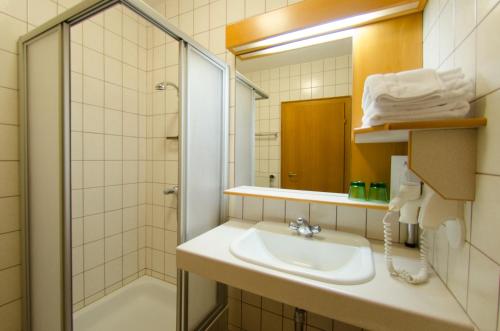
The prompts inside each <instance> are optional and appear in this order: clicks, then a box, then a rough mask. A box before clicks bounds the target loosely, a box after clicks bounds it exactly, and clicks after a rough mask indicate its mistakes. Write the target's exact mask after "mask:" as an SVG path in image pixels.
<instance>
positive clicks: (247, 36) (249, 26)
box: [226, 0, 427, 55]
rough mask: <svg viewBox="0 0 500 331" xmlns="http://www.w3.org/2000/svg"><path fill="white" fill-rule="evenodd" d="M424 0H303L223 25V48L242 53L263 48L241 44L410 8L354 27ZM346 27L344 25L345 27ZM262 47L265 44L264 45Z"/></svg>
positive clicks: (414, 6)
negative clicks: (395, 8) (387, 10)
mask: <svg viewBox="0 0 500 331" xmlns="http://www.w3.org/2000/svg"><path fill="white" fill-rule="evenodd" d="M426 2H427V0H304V1H302V2H299V3H297V4H295V5H292V6H288V7H284V8H281V9H277V10H274V11H271V12H268V13H265V14H262V15H258V16H254V17H250V18H247V19H245V20H242V21H239V22H236V23H234V24H230V25H228V26H227V27H226V48H227V49H229V50H230V51H231V52H233V53H234V54H237V55H238V54H242V53H246V52H248V51H251V50H255V49H259V48H263V47H262V46H261V47H251V48H249V49H245V50H241V49H240V46H243V45H248V44H250V43H253V42H256V41H261V40H263V39H266V38H269V37H273V36H277V35H282V34H284V33H288V32H292V31H297V30H301V29H304V28H309V27H313V26H317V25H320V24H324V23H328V22H332V21H337V20H341V19H344V18H349V17H353V16H358V15H362V14H368V13H373V12H377V11H381V10H385V9H389V8H394V7H396V6H397V7H399V6H402V7H401V8H404V6H405V5H408V6H409V7H408V8H410V7H411V9H407V10H402V11H398V12H396V13H387V14H386V15H382V16H381V17H376V18H372V19H368V20H364V21H362V22H358V23H356V22H353V23H352V24H351V25H350V26H349V27H346V28H352V27H357V26H361V25H365V24H369V23H373V22H377V21H382V20H386V19H389V18H394V17H399V16H403V15H407V14H410V13H415V12H420V11H422V10H423V8H424V7H425V4H426ZM344 29H345V28H344ZM264 48H265V47H264Z"/></svg>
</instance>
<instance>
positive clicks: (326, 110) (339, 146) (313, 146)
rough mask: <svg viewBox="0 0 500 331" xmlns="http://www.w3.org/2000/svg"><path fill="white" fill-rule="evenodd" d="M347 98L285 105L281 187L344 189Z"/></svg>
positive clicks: (282, 121)
mask: <svg viewBox="0 0 500 331" xmlns="http://www.w3.org/2000/svg"><path fill="white" fill-rule="evenodd" d="M346 101H347V100H346V98H330V99H317V100H307V101H294V102H285V103H282V105H281V187H282V188H287V189H297V190H310V191H324V192H343V191H344V175H345V174H344V170H345V169H344V167H345V145H344V142H345V123H346V110H347V109H348V102H346Z"/></svg>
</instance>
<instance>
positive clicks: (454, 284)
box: [447, 243, 470, 307]
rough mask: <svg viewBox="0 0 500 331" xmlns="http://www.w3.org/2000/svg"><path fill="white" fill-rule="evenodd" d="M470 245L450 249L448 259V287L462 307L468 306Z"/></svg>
mask: <svg viewBox="0 0 500 331" xmlns="http://www.w3.org/2000/svg"><path fill="white" fill-rule="evenodd" d="M469 256H470V244H469V243H465V244H464V245H463V247H460V248H456V249H453V248H450V251H449V258H448V283H447V285H448V287H449V288H450V290H451V292H452V293H453V294H454V295H455V297H456V298H457V300H458V302H460V304H461V305H462V307H466V306H467V282H468V278H469Z"/></svg>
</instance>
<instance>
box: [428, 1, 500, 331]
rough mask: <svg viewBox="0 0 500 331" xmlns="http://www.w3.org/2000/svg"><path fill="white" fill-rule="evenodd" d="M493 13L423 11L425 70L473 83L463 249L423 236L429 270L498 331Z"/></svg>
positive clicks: (470, 5) (497, 100)
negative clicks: (482, 123) (480, 124)
mask: <svg viewBox="0 0 500 331" xmlns="http://www.w3.org/2000/svg"><path fill="white" fill-rule="evenodd" d="M499 31H500V6H499V1H498V0H489V1H487V0H430V1H429V2H428V4H427V7H426V9H425V12H424V66H425V67H428V68H439V69H447V68H452V67H461V68H462V69H463V70H464V72H465V73H466V75H467V76H468V77H469V78H471V79H473V80H474V82H475V86H476V100H475V102H474V103H473V109H474V111H475V112H476V114H477V115H482V116H485V117H487V118H488V125H487V126H486V127H485V128H481V129H479V135H478V138H479V139H478V154H477V176H476V200H475V201H474V202H473V203H472V204H470V203H468V204H467V219H466V225H467V234H466V243H465V246H464V247H463V248H461V249H453V248H451V247H449V246H448V244H447V241H446V236H445V233H444V229H443V228H442V229H440V230H439V231H437V232H436V233H431V234H430V236H429V237H430V241H431V243H433V250H431V252H432V253H433V254H432V256H431V263H432V264H433V265H434V268H435V269H436V270H437V272H438V274H439V276H440V277H441V279H442V280H443V281H444V282H445V283H446V284H447V285H448V288H449V289H450V291H451V292H452V293H453V294H454V295H455V297H456V298H457V300H458V301H459V302H460V304H461V305H462V307H463V308H464V309H465V310H466V311H467V313H468V314H469V316H470V317H471V318H472V320H473V321H474V323H475V324H476V325H477V327H478V328H479V329H480V330H485V331H486V330H488V331H495V330H500V325H499V322H498V315H499V304H498V302H499V278H500V240H498V235H499V233H500V195H499V194H498V192H497V191H498V187H500V149H499V148H498V142H499V141H500V135H499V132H500V61H499V59H500V34H499ZM457 180H460V179H458V178H457Z"/></svg>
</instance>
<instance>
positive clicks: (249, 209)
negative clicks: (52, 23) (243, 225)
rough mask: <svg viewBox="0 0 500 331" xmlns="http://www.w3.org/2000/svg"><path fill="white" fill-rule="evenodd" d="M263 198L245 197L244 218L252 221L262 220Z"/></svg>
mask: <svg viewBox="0 0 500 331" xmlns="http://www.w3.org/2000/svg"><path fill="white" fill-rule="evenodd" d="M263 205H264V201H263V199H262V198H253V197H243V219H245V220H250V221H262V208H263Z"/></svg>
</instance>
